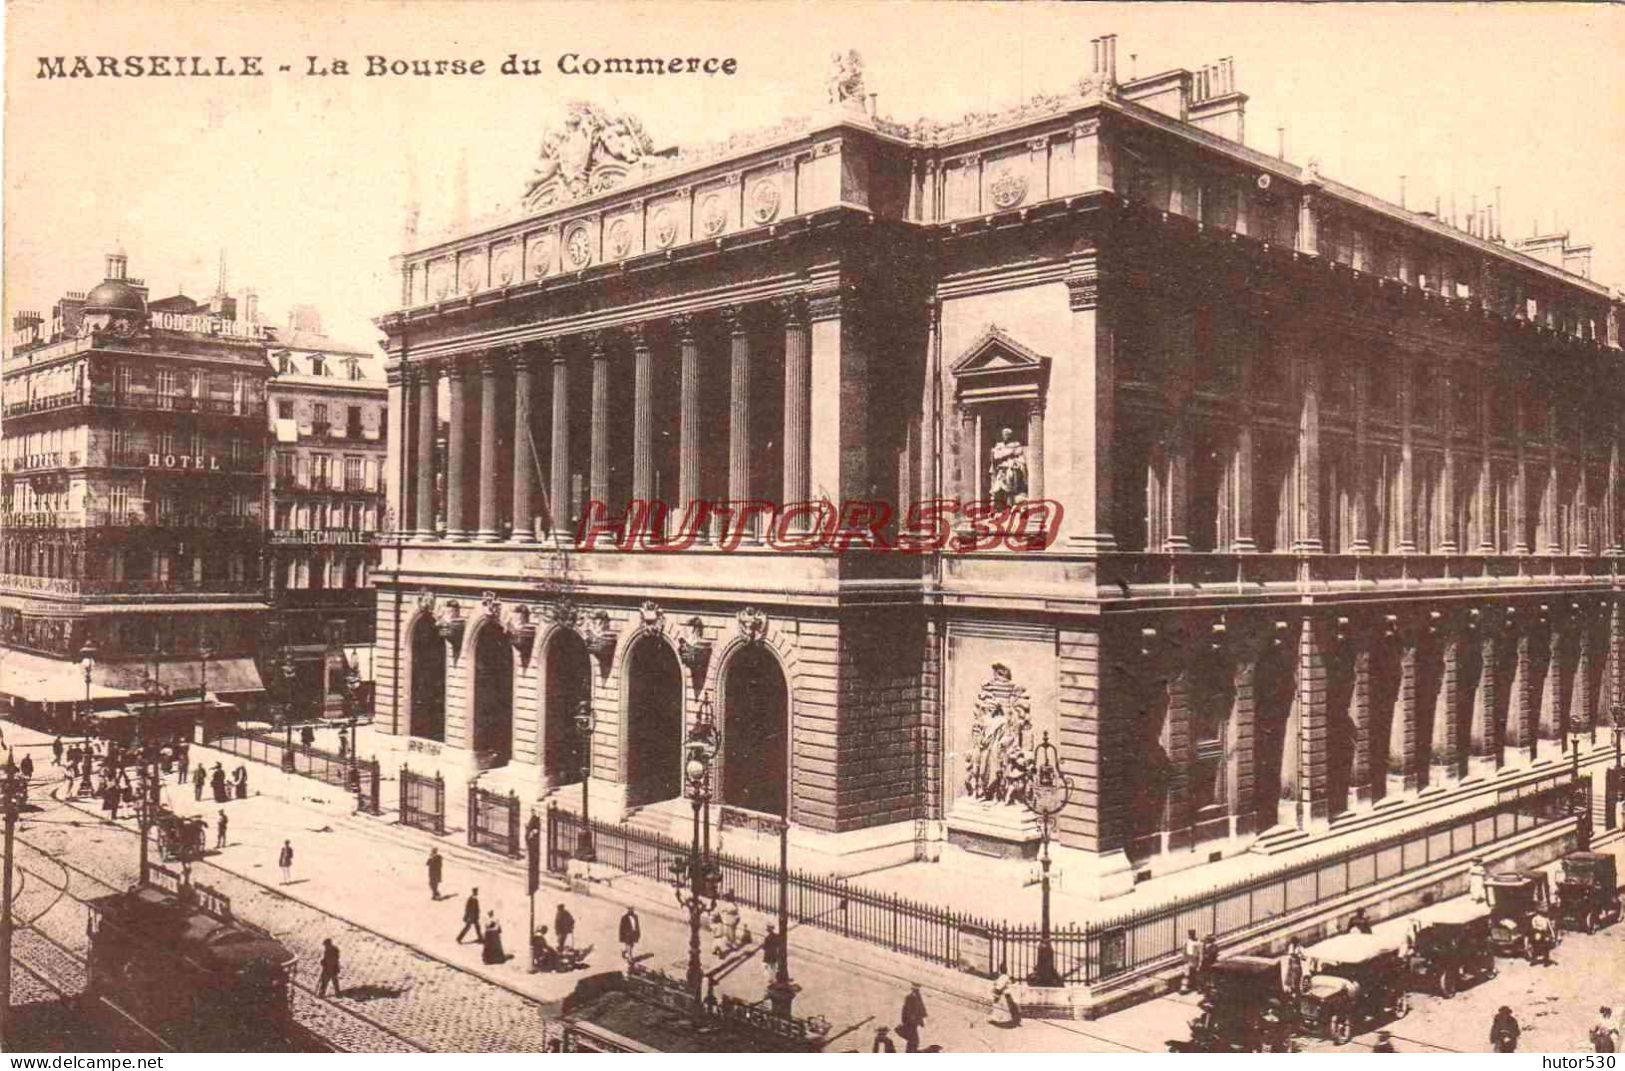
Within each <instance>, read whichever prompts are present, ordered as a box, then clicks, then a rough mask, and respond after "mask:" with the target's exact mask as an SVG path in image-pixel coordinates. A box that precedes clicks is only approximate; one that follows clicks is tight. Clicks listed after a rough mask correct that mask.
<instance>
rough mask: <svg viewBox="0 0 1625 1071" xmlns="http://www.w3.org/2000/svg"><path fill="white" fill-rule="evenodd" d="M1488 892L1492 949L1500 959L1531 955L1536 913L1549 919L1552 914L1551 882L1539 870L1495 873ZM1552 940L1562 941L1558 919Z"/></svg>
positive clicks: (1491, 877)
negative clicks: (1532, 920) (1531, 929)
mask: <svg viewBox="0 0 1625 1071" xmlns="http://www.w3.org/2000/svg"><path fill="white" fill-rule="evenodd" d="M1484 892H1485V893H1486V894H1487V895H1488V896H1489V899H1490V947H1492V948H1493V949H1495V954H1496V955H1498V956H1520V957H1526V956H1528V955H1529V947H1530V942H1529V934H1530V919H1532V918H1534V916H1535V912H1536V911H1539V912H1541V913H1542V914H1545V915H1546V916H1547V917H1548V918H1550V917H1551V914H1552V895H1551V881H1550V879H1548V878H1547V876H1546V875H1545V873H1543V872H1542V871H1539V870H1517V871H1508V872H1506V873H1502V874H1492V875H1491V876H1490V877H1489V878H1487V879H1485V882H1484ZM1552 940H1553V942H1554V943H1555V942H1557V941H1560V940H1562V929H1561V927H1559V926H1558V925H1557V923H1556V920H1555V919H1554V920H1553V923H1552Z"/></svg>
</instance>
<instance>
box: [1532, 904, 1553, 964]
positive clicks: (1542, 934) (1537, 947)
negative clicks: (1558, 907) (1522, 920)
mask: <svg viewBox="0 0 1625 1071" xmlns="http://www.w3.org/2000/svg"><path fill="white" fill-rule="evenodd" d="M1553 943H1554V941H1553V935H1552V920H1551V919H1549V918H1547V917H1546V913H1545V912H1544V911H1542V910H1540V909H1539V908H1536V909H1535V913H1534V914H1533V915H1531V916H1530V917H1529V963H1530V965H1531V966H1533V965H1534V962H1535V960H1536V958H1537V957H1538V958H1539V960H1540V962H1541V965H1542V966H1546V967H1550V966H1551V965H1552V945H1553Z"/></svg>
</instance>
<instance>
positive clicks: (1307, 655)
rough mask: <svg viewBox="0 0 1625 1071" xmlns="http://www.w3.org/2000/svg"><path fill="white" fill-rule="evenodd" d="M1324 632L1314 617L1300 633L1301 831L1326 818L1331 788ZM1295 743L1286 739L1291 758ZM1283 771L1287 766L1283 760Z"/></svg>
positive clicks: (1297, 704)
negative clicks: (1329, 780) (1328, 775)
mask: <svg viewBox="0 0 1625 1071" xmlns="http://www.w3.org/2000/svg"><path fill="white" fill-rule="evenodd" d="M1321 636H1322V628H1321V626H1320V625H1319V624H1318V622H1316V620H1315V619H1314V618H1312V617H1305V618H1304V619H1303V623H1302V624H1301V625H1300V626H1299V629H1298V673H1297V677H1298V695H1297V700H1296V702H1295V703H1294V704H1293V707H1294V710H1293V718H1292V720H1293V721H1294V722H1296V723H1297V731H1298V738H1297V741H1296V743H1297V745H1298V749H1297V750H1298V758H1297V761H1296V763H1295V764H1294V765H1295V766H1296V770H1295V771H1294V773H1295V776H1296V780H1297V784H1296V786H1295V788H1296V792H1295V798H1296V802H1297V807H1296V808H1295V809H1296V812H1297V813H1296V818H1297V822H1298V828H1300V829H1302V828H1303V827H1304V826H1306V825H1308V824H1309V823H1310V822H1313V821H1316V820H1318V819H1323V818H1326V817H1327V804H1328V797H1329V792H1328V785H1327V776H1326V767H1327V762H1328V758H1329V756H1328V755H1327V750H1328V748H1329V746H1330V744H1331V740H1330V736H1329V734H1328V732H1327V726H1326V652H1325V650H1324V648H1323V644H1322V640H1321ZM1293 743H1294V741H1293V740H1292V738H1291V737H1288V738H1287V741H1286V750H1287V753H1288V754H1291V751H1292V746H1293ZM1281 766H1282V769H1283V770H1284V769H1285V768H1286V766H1287V763H1286V761H1285V760H1284V758H1283V761H1282V763H1281Z"/></svg>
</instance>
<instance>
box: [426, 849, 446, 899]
mask: <svg viewBox="0 0 1625 1071" xmlns="http://www.w3.org/2000/svg"><path fill="white" fill-rule="evenodd" d="M445 865H446V860H445V859H443V858H442V857H441V855H440V849H439V848H430V849H429V895H430V896H432V897H433V898H434V899H436V900H438V899H440V876H441V875H442V874H443V873H445Z"/></svg>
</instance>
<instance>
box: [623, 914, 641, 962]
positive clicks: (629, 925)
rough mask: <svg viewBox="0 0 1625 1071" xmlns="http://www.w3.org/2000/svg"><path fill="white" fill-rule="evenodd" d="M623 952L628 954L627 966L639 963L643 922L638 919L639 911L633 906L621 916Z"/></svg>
mask: <svg viewBox="0 0 1625 1071" xmlns="http://www.w3.org/2000/svg"><path fill="white" fill-rule="evenodd" d="M620 938H621V952H622V954H623V955H624V956H626V965H627V967H632V966H633V965H634V964H636V963H637V950H638V942H639V941H640V940H642V939H643V924H642V923H641V922H639V921H638V913H637V912H636V911H634V910H633V909H632V908H630V907H629V908H627V909H626V914H624V915H622V916H621V933H620Z"/></svg>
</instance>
